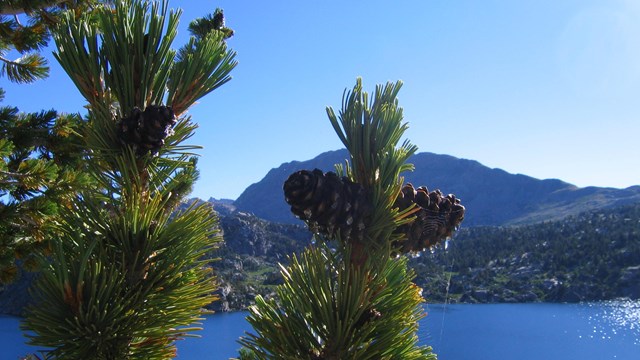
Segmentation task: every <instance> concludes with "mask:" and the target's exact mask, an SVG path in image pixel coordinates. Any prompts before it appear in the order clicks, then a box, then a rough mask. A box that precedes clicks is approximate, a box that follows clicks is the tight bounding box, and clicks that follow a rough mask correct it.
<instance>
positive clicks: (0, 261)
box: [0, 106, 90, 282]
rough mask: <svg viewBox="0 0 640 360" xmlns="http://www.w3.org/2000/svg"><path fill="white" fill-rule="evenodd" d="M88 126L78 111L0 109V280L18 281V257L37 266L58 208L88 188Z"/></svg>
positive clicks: (50, 235) (56, 217)
mask: <svg viewBox="0 0 640 360" xmlns="http://www.w3.org/2000/svg"><path fill="white" fill-rule="evenodd" d="M85 126H86V123H85V121H83V120H82V119H81V118H80V117H79V116H78V115H58V114H57V113H56V112H55V111H53V110H50V111H42V112H40V113H29V114H25V113H20V112H19V111H18V109H17V108H13V107H9V106H5V107H1V108H0V282H7V281H12V280H13V279H14V277H15V275H16V274H17V268H16V265H15V260H16V259H20V260H21V261H22V263H23V264H24V266H25V267H26V268H27V269H28V270H35V268H36V266H35V265H36V263H35V261H34V260H35V259H34V255H36V254H37V253H40V252H41V251H45V252H46V251H48V248H49V243H48V241H49V239H50V238H51V237H52V236H54V234H55V233H56V231H55V229H54V228H53V227H52V224H53V223H54V222H55V221H56V220H57V219H58V212H59V210H60V209H61V208H65V207H67V206H70V204H71V201H72V199H73V197H74V195H75V194H76V192H78V191H80V190H82V189H86V188H87V187H88V186H89V184H90V181H89V178H88V176H87V175H86V163H85V162H84V155H85V154H84V150H83V148H82V140H81V136H82V133H83V131H84V130H83V129H84V127H85Z"/></svg>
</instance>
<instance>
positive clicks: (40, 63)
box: [0, 0, 97, 83]
mask: <svg viewBox="0 0 640 360" xmlns="http://www.w3.org/2000/svg"><path fill="white" fill-rule="evenodd" d="M96 2H97V1H94V0H82V1H70V0H67V1H54V0H5V1H2V2H1V3H0V61H2V67H0V76H2V75H4V76H6V77H7V78H8V79H9V80H10V81H12V82H17V83H28V82H33V81H36V80H38V79H42V78H45V77H47V76H48V74H49V67H48V66H47V61H46V59H45V58H44V57H43V56H42V55H41V54H40V53H39V52H40V51H42V50H43V49H44V48H45V47H46V46H47V44H48V42H49V38H50V32H49V30H50V27H52V26H55V25H57V24H58V23H59V22H60V13H61V11H63V10H73V11H75V12H76V13H81V12H86V11H87V10H88V9H90V8H91V7H92V6H93V5H94V4H95V3H96ZM18 15H21V16H22V17H24V18H23V19H21V20H20V19H19V18H18V17H17V16H18ZM10 50H15V51H16V52H18V53H19V54H20V57H19V58H17V59H14V60H10V59H7V58H6V55H7V53H8V52H9V51H10Z"/></svg>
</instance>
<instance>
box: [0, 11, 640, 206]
mask: <svg viewBox="0 0 640 360" xmlns="http://www.w3.org/2000/svg"><path fill="white" fill-rule="evenodd" d="M170 6H171V7H180V8H183V9H184V14H183V16H182V22H181V33H180V34H181V35H180V37H179V39H178V41H177V42H176V46H175V47H178V46H179V45H181V44H183V42H184V39H185V37H186V36H187V32H186V26H187V25H188V23H189V21H190V20H192V19H194V18H196V17H198V16H202V15H205V14H206V13H208V12H212V11H213V10H214V9H215V8H216V7H221V8H223V9H224V11H225V16H226V22H227V26H229V27H231V28H233V29H234V30H235V32H236V35H235V36H234V37H233V38H232V39H230V40H229V42H228V43H229V46H230V47H231V48H233V49H234V50H235V51H237V53H238V55H237V59H238V61H239V65H238V67H237V68H236V69H235V70H234V72H233V74H232V75H233V80H232V81H231V82H229V83H228V84H226V85H224V86H223V87H222V88H220V89H219V90H217V91H215V92H214V93H212V94H210V95H209V96H207V97H205V98H203V99H201V101H200V103H199V104H197V105H195V106H194V107H193V108H191V110H190V114H191V115H192V117H193V120H195V121H196V122H198V123H199V124H200V128H199V129H198V131H197V134H196V136H195V137H194V138H192V142H193V143H195V144H201V145H204V146H205V149H204V150H202V151H201V155H202V158H201V160H200V162H199V165H200V168H201V178H200V180H199V182H198V183H197V184H196V186H195V190H194V193H193V195H194V196H198V197H202V198H209V197H216V198H231V199H235V198H236V197H237V196H238V195H240V193H241V192H242V191H243V190H244V189H245V188H246V187H247V186H249V185H251V184H252V183H254V182H257V181H259V180H260V179H261V178H262V177H263V176H264V175H265V174H266V173H267V172H268V171H269V170H270V169H271V168H273V167H277V166H279V165H280V164H281V163H283V162H288V161H291V160H307V159H310V158H313V157H315V156H316V155H318V154H320V153H321V152H324V151H327V150H334V149H338V148H340V147H341V144H340V142H339V140H338V138H337V136H336V135H335V134H334V133H333V130H332V128H331V125H330V124H329V121H328V119H327V117H326V114H325V107H326V106H333V107H334V109H338V108H339V107H340V103H341V97H342V92H343V90H344V89H345V88H351V87H352V86H353V84H354V83H355V79H356V77H358V76H361V77H362V78H363V82H364V86H365V88H366V89H368V90H369V91H372V90H373V89H374V87H375V85H376V84H380V83H384V82H386V81H395V80H403V82H404V87H403V89H402V91H401V92H400V96H399V97H400V104H401V106H402V107H403V108H404V111H405V120H406V121H408V122H409V126H410V128H409V130H408V131H407V133H406V136H407V137H408V138H409V139H411V141H412V142H413V143H415V144H416V145H418V147H419V151H429V152H434V153H440V154H449V155H453V156H456V157H461V158H466V159H473V160H477V161H479V162H481V163H483V164H484V165H487V166H489V167H498V168H502V169H504V170H506V171H508V172H511V173H521V174H526V175H530V176H533V177H536V178H541V179H543V178H559V179H562V180H564V181H567V182H570V183H572V184H575V185H577V186H581V187H582V186H590V185H594V186H609V187H627V186H631V185H637V184H640V141H638V136H639V134H640V100H639V99H640V21H638V19H640V2H637V1H633V0H629V1H625V0H610V1H595V0H563V1H547V0H523V1H504V0H503V1H491V0H486V1H473V0H466V1H462V0H461V1H445V0H440V1H431V0H422V1H396V2H390V1H373V0H372V1H322V2H320V1H314V2H311V1H297V2H293V1H269V2H266V1H256V2H249V1H237V0H236V1H231V0H230V1H222V0H221V1H186V0H183V1H179V0H173V1H170ZM51 66H52V74H51V77H50V78H49V79H47V80H44V81H40V82H38V83H35V84H30V85H20V86H12V85H10V84H7V81H6V79H1V80H0V81H1V82H2V85H1V86H2V87H4V88H5V90H6V91H7V96H6V98H5V101H4V104H6V105H14V106H18V107H19V108H20V109H21V110H23V111H39V110H41V109H49V108H55V109H57V110H60V111H65V112H78V111H80V112H82V111H83V109H82V105H83V104H84V102H83V100H82V98H81V97H80V95H79V94H78V92H77V90H76V89H75V88H74V87H73V84H72V83H71V82H70V81H69V80H68V79H67V78H66V75H65V74H64V73H63V72H62V70H61V69H60V67H59V66H58V64H57V63H55V60H53V59H51ZM427 185H428V184H427Z"/></svg>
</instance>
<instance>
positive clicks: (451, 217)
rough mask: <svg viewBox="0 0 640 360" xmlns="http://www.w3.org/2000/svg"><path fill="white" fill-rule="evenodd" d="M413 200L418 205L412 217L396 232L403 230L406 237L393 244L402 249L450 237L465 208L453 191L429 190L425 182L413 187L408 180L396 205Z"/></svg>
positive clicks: (402, 206) (420, 247)
mask: <svg viewBox="0 0 640 360" xmlns="http://www.w3.org/2000/svg"><path fill="white" fill-rule="evenodd" d="M412 204H416V207H417V208H418V210H417V212H416V213H415V219H414V221H413V222H411V223H409V224H405V225H402V226H400V227H398V228H397V229H396V234H403V235H404V238H405V239H404V240H403V241H401V242H400V243H398V244H395V245H396V247H399V248H400V251H401V252H402V253H408V252H412V251H422V250H424V249H426V248H429V247H432V246H434V245H436V244H438V243H439V242H441V241H442V240H444V239H446V238H448V237H451V235H452V233H453V231H454V230H456V229H457V228H458V226H459V225H460V223H461V222H462V220H463V219H464V212H465V208H464V206H462V205H461V204H460V199H458V198H456V196H455V195H453V194H449V195H447V196H446V197H445V196H443V194H442V192H440V190H434V191H431V192H429V190H428V189H427V188H426V187H424V186H421V187H419V188H418V190H415V189H414V187H413V185H412V184H410V183H408V184H406V185H405V186H404V187H403V188H402V191H401V193H400V195H399V196H398V198H397V199H396V202H395V206H396V207H398V208H399V209H400V211H402V210H405V209H407V208H408V207H409V206H411V205H412Z"/></svg>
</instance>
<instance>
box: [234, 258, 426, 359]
mask: <svg viewBox="0 0 640 360" xmlns="http://www.w3.org/2000/svg"><path fill="white" fill-rule="evenodd" d="M339 256H340V255H339V254H338V253H335V252H334V251H333V250H331V249H329V248H327V247H325V246H320V247H317V248H313V247H312V248H309V249H308V250H307V251H305V252H304V253H303V254H302V255H301V256H300V257H295V256H294V257H293V258H292V259H291V265H290V266H288V267H286V268H285V267H283V268H282V274H283V276H284V285H282V286H279V287H278V288H277V293H278V301H276V300H264V299H263V298H262V297H257V298H256V307H252V308H250V313H249V316H248V317H247V320H248V321H249V323H250V324H251V325H252V326H253V328H254V330H255V331H256V333H257V334H256V335H254V334H248V336H247V337H245V338H243V339H242V340H241V341H240V342H241V343H242V344H243V345H244V346H246V347H247V349H250V350H251V351H252V352H253V354H252V355H251V356H252V357H251V356H250V355H248V354H245V355H244V358H249V359H250V358H255V359H435V355H432V354H431V353H430V348H427V347H417V346H416V342H417V336H416V335H415V333H416V331H417V326H418V323H417V321H418V320H419V319H420V318H422V317H423V316H424V314H423V313H422V311H421V310H420V309H421V307H420V304H421V303H422V297H421V296H420V293H421V290H420V289H419V288H418V287H416V286H415V285H414V284H413V283H412V282H411V279H412V278H413V274H412V273H411V272H407V270H406V259H405V260H400V261H396V260H391V259H387V260H386V261H383V263H382V264H377V265H374V266H362V267H359V266H358V267H354V266H353V265H351V264H349V263H348V261H344V259H339ZM376 261H378V260H376Z"/></svg>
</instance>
